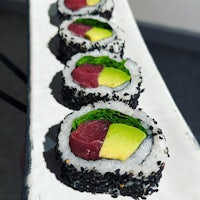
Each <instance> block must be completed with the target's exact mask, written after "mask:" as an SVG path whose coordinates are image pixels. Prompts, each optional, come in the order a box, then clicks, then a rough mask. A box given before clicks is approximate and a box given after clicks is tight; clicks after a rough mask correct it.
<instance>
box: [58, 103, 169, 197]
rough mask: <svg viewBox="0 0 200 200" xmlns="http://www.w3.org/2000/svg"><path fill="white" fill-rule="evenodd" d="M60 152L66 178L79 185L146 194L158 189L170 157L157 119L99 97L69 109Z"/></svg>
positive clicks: (109, 191) (102, 190)
mask: <svg viewBox="0 0 200 200" xmlns="http://www.w3.org/2000/svg"><path fill="white" fill-rule="evenodd" d="M55 149H56V154H57V158H58V160H59V162H60V163H61V165H60V166H61V176H62V178H63V182H64V183H65V184H66V185H68V186H69V187H72V188H73V189H75V190H79V191H81V192H84V191H85V192H90V193H93V194H95V193H104V194H110V195H111V196H112V197H117V196H119V195H122V196H130V197H132V198H134V199H140V198H142V199H145V198H146V197H147V196H148V195H150V194H152V193H154V192H157V191H158V184H159V181H160V179H161V177H162V171H163V169H164V166H165V162H166V160H167V157H169V153H168V148H167V146H166V140H165V137H164V135H163V133H162V131H161V129H160V128H158V127H157V123H156V121H155V120H153V119H151V118H150V117H149V116H148V115H146V114H145V113H144V112H143V111H142V110H141V109H135V110H133V109H132V108H130V107H129V106H128V105H126V104H124V103H122V102H114V101H111V102H107V103H103V102H99V103H98V104H95V105H94V106H92V105H88V106H86V107H84V108H82V109H81V110H79V111H74V112H73V113H72V114H69V115H68V116H67V117H66V118H65V119H64V121H63V122H62V124H61V128H60V132H59V134H58V138H57V146H56V148H55Z"/></svg>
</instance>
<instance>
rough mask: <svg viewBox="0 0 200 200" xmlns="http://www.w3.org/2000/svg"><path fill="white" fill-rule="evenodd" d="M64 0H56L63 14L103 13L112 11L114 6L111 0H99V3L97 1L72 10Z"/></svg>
mask: <svg viewBox="0 0 200 200" xmlns="http://www.w3.org/2000/svg"><path fill="white" fill-rule="evenodd" d="M64 1H65V0H58V10H59V12H60V13H61V14H63V15H71V16H80V15H88V14H91V13H93V12H95V11H98V12H101V13H104V12H106V11H112V9H113V7H114V4H113V0H109V1H107V0H100V1H99V3H97V4H96V5H94V6H87V7H84V8H81V9H79V10H76V11H72V10H71V9H69V8H67V7H66V6H65V4H64Z"/></svg>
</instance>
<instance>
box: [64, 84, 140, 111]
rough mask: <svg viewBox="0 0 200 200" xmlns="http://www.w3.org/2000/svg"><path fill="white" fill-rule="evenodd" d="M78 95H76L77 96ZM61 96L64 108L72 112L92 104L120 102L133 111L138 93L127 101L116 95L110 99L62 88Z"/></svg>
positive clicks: (106, 96)
mask: <svg viewBox="0 0 200 200" xmlns="http://www.w3.org/2000/svg"><path fill="white" fill-rule="evenodd" d="M77 94H78V95H77ZM62 96H63V101H64V102H65V106H66V107H68V108H70V109H73V110H79V109H80V108H81V107H82V106H85V105H88V104H93V103H95V102H98V101H104V102H106V101H109V100H114V101H122V102H124V103H126V104H128V105H129V106H130V107H132V108H133V109H135V108H136V107H137V105H138V98H139V96H140V93H138V94H136V95H131V96H130V99H129V100H124V99H123V98H120V97H119V96H117V95H115V94H114V95H113V97H112V99H111V98H110V97H109V96H108V94H107V95H104V96H102V95H101V94H100V93H89V94H86V93H85V92H84V90H80V91H79V92H78V93H77V89H76V88H72V87H69V86H64V84H63V86H62Z"/></svg>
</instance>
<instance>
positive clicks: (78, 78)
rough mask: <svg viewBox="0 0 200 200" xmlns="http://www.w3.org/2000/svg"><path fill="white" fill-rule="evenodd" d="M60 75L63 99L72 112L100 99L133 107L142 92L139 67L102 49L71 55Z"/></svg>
mask: <svg viewBox="0 0 200 200" xmlns="http://www.w3.org/2000/svg"><path fill="white" fill-rule="evenodd" d="M62 76H63V87H62V96H63V100H64V102H66V103H65V104H66V106H67V107H69V108H71V109H74V110H78V109H80V108H81V107H82V106H84V105H87V104H89V103H94V102H97V101H99V100H103V101H108V100H119V101H123V102H124V103H127V104H128V105H129V106H131V107H132V108H135V107H136V106H137V105H138V98H139V96H140V93H141V92H142V90H141V83H142V76H141V71H140V67H139V66H138V65H137V64H136V63H135V62H134V61H132V60H131V59H121V58H120V57H119V56H117V55H116V54H114V53H110V52H107V51H104V50H100V51H98V50H94V51H93V52H87V53H79V54H76V55H74V56H73V57H72V58H71V60H70V61H68V62H67V65H66V66H65V68H64V69H63V71H62Z"/></svg>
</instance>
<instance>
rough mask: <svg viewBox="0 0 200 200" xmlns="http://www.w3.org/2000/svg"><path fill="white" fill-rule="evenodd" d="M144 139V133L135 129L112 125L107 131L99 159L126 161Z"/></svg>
mask: <svg viewBox="0 0 200 200" xmlns="http://www.w3.org/2000/svg"><path fill="white" fill-rule="evenodd" d="M145 138H146V133H144V132H143V131H141V130H140V129H138V128H136V127H133V126H129V125H126V124H121V123H113V124H111V125H110V127H109V129H108V132H107V135H106V137H105V140H104V143H103V145H102V147H101V150H100V152H99V157H101V158H107V159H117V160H127V159H128V158H129V156H131V155H132V154H133V153H134V152H135V151H136V150H137V149H138V147H139V146H140V144H141V143H142V141H143V140H144V139H145Z"/></svg>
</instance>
